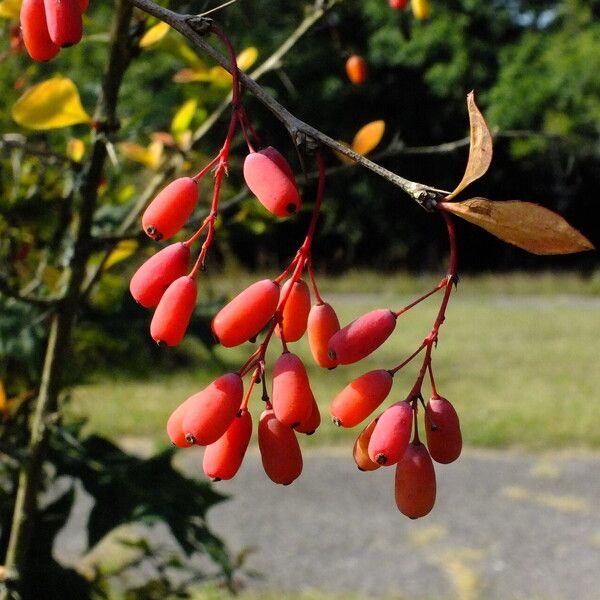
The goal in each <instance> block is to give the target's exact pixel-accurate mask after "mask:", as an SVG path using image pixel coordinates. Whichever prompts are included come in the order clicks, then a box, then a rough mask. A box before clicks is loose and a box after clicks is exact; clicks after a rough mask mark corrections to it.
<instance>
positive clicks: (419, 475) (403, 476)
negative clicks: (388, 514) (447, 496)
mask: <svg viewBox="0 0 600 600" xmlns="http://www.w3.org/2000/svg"><path fill="white" fill-rule="evenodd" d="M435 494H436V482H435V469H434V467H433V462H431V457H430V456H429V452H427V448H425V446H424V445H423V444H421V443H420V442H417V443H415V442H412V443H410V444H409V445H408V448H407V449H406V452H405V453H404V456H403V457H402V459H401V460H400V461H399V462H398V464H397V465H396V478H395V497H396V506H397V507H398V509H399V510H400V512H401V513H402V514H404V515H406V516H407V517H410V518H411V519H418V518H419V517H424V516H425V515H426V514H428V513H429V512H431V509H432V508H433V505H434V504H435Z"/></svg>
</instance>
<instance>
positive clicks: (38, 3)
mask: <svg viewBox="0 0 600 600" xmlns="http://www.w3.org/2000/svg"><path fill="white" fill-rule="evenodd" d="M21 29H22V31H23V43H24V44H25V48H27V52H28V53H29V56H31V58H33V60H40V61H46V60H50V59H51V58H54V57H55V56H56V55H57V54H58V52H59V50H60V47H59V46H57V45H56V44H55V43H54V42H53V41H52V40H51V39H50V34H49V33H48V24H47V23H46V9H45V7H44V0H23V4H21Z"/></svg>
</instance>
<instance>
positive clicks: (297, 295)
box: [275, 279, 310, 342]
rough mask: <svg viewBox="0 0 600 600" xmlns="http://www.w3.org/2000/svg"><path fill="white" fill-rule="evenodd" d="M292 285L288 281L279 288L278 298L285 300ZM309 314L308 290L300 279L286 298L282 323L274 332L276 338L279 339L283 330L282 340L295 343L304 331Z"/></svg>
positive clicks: (290, 281) (289, 280)
mask: <svg viewBox="0 0 600 600" xmlns="http://www.w3.org/2000/svg"><path fill="white" fill-rule="evenodd" d="M291 285H292V280H291V279H288V280H287V281H286V282H285V283H284V284H283V286H282V288H281V294H280V296H279V297H280V298H281V299H283V298H285V295H286V294H287V291H288V289H289V288H290V286H291ZM309 312H310V290H309V289H308V286H307V285H306V282H305V281H303V280H302V279H298V281H296V282H294V285H293V286H292V291H291V292H290V295H289V296H288V298H287V301H286V303H285V306H284V308H283V311H282V318H283V320H282V322H281V325H280V326H279V327H277V329H276V330H275V333H276V334H277V336H278V337H281V329H283V338H284V339H285V341H286V342H297V341H298V340H299V339H300V338H301V337H302V336H303V335H304V332H305V331H306V324H307V321H308V313H309Z"/></svg>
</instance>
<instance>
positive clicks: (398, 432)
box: [369, 401, 413, 467]
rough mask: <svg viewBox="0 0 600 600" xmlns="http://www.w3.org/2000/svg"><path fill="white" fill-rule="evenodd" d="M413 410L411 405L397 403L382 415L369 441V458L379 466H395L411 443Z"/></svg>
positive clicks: (404, 402)
mask: <svg viewBox="0 0 600 600" xmlns="http://www.w3.org/2000/svg"><path fill="white" fill-rule="evenodd" d="M412 421H413V409H412V406H411V405H410V403H408V402H406V401H403V402H396V404H392V405H391V406H390V407H389V408H387V409H386V410H384V411H383V413H381V415H380V417H379V419H378V420H377V425H375V429H373V433H372V434H371V439H370V440H369V457H370V458H371V460H372V461H373V462H376V463H377V464H379V465H384V466H386V467H389V466H391V465H395V464H396V463H397V462H398V461H399V460H400V459H401V458H402V456H403V454H404V452H405V451H406V447H407V446H408V442H409V441H410V433H411V430H412Z"/></svg>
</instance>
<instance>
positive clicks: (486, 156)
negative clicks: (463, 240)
mask: <svg viewBox="0 0 600 600" xmlns="http://www.w3.org/2000/svg"><path fill="white" fill-rule="evenodd" d="M467 108H468V110H469V123H470V127H471V134H470V135H471V143H470V147H469V160H468V161H467V168H466V169H465V174H464V175H463V178H462V179H461V181H460V183H459V184H458V185H457V186H456V188H455V189H454V191H453V192H452V193H451V194H450V195H449V196H448V197H447V199H448V200H450V199H451V198H454V196H456V195H457V194H459V193H460V192H462V191H463V190H464V189H465V188H466V187H467V186H468V185H469V184H471V183H473V182H474V181H476V180H477V179H479V178H480V177H483V175H485V172H486V171H487V170H488V168H489V166H490V163H491V162H492V134H491V133H490V130H489V129H488V126H487V123H486V122H485V119H484V118H483V115H482V114H481V112H479V109H478V108H477V105H476V104H475V95H474V93H473V92H469V95H468V96H467Z"/></svg>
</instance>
